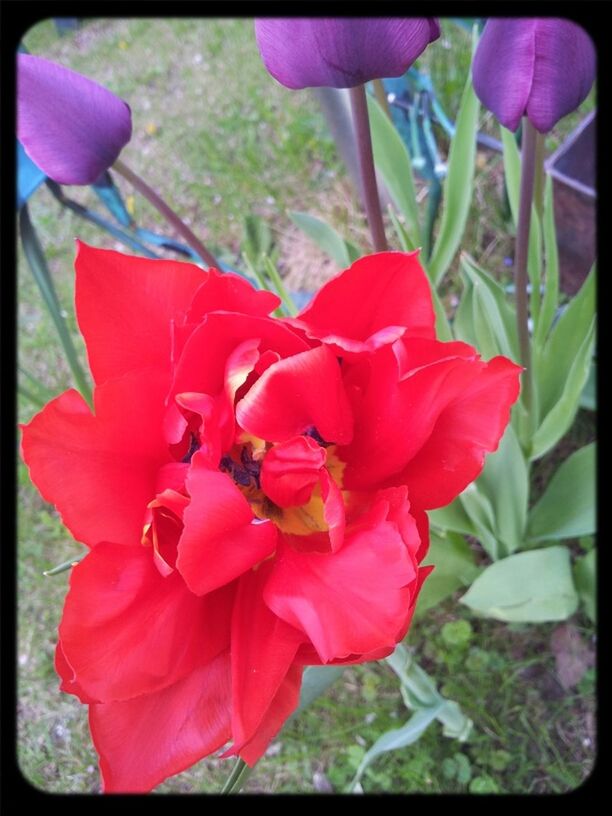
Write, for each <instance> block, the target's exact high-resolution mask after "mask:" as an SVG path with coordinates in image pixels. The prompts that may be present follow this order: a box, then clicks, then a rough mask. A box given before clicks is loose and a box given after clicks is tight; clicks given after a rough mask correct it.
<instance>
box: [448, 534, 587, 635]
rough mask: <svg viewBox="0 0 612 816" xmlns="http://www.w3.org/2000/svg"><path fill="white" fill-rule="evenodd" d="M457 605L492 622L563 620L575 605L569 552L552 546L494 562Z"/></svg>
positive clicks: (572, 611)
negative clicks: (471, 610) (494, 620)
mask: <svg viewBox="0 0 612 816" xmlns="http://www.w3.org/2000/svg"><path fill="white" fill-rule="evenodd" d="M461 602H462V603H464V604H465V605H466V606H469V607H470V609H473V610H474V611H475V612H479V613H480V614H482V615H485V616H486V617H488V618H495V619H496V620H502V621H512V622H520V623H538V622H541V621H557V620H566V618H569V616H570V615H572V614H573V613H574V612H575V611H576V607H577V605H578V597H577V595H576V590H575V589H574V583H573V580H572V571H571V565H570V554H569V550H568V549H567V547H563V546H561V545H555V546H553V547H546V548H545V549H541V550H530V551H528V552H522V553H516V554H515V555H510V556H508V558H504V559H502V560H501V561H497V562H496V563H494V564H491V565H490V566H488V567H487V568H486V569H485V570H484V571H483V572H482V573H481V574H480V575H479V576H478V578H476V580H475V581H474V583H473V584H472V586H471V587H470V588H469V590H468V591H467V592H466V594H465V595H464V596H463V597H462V598H461Z"/></svg>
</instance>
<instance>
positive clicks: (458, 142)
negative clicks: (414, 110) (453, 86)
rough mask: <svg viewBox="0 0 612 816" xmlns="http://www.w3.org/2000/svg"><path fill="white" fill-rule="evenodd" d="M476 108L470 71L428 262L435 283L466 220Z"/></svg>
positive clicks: (454, 251) (469, 199)
mask: <svg viewBox="0 0 612 816" xmlns="http://www.w3.org/2000/svg"><path fill="white" fill-rule="evenodd" d="M479 111H480V103H479V102H478V98H477V96H476V94H475V93H474V89H473V87H472V78H471V73H470V74H469V75H468V80H467V82H466V85H465V88H464V91H463V96H462V97H461V104H460V106H459V112H458V114H457V123H456V130H455V135H454V136H453V139H452V142H451V146H450V151H449V155H448V173H447V176H446V179H445V180H444V196H443V205H442V220H441V223H440V229H439V231H438V235H437V237H436V242H435V244H434V248H433V251H432V253H431V258H430V260H429V264H428V266H429V274H430V276H431V280H432V281H433V282H434V285H435V286H437V285H438V284H439V283H440V281H441V280H442V278H443V277H444V274H445V273H446V270H447V269H448V267H449V266H450V264H451V261H452V260H453V258H454V256H455V253H456V252H457V250H458V248H459V245H460V243H461V239H462V237H463V233H464V230H465V225H466V223H467V219H468V214H469V211H470V204H471V202H472V189H473V186H474V169H475V167H476V130H477V128H478V114H479Z"/></svg>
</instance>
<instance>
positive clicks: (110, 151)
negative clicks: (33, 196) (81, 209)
mask: <svg viewBox="0 0 612 816" xmlns="http://www.w3.org/2000/svg"><path fill="white" fill-rule="evenodd" d="M17 69H18V71H17V77H18V89H17V136H18V138H19V141H20V142H21V143H22V145H23V146H24V148H25V151H26V153H27V154H28V156H29V157H30V158H31V159H32V161H34V162H35V163H36V164H37V165H38V166H39V167H40V169H41V170H43V171H44V172H45V173H46V174H47V175H48V176H49V177H50V178H52V179H54V180H55V181H57V182H58V183H59V184H91V183H92V182H94V181H95V180H96V179H97V178H98V176H99V175H100V173H102V172H103V171H104V170H107V169H108V168H109V167H110V166H111V165H112V164H113V163H114V162H115V160H116V159H117V157H118V156H119V153H120V152H121V150H122V148H123V147H124V146H125V145H126V144H127V143H128V142H129V140H130V137H131V135H132V119H131V114H130V108H129V106H128V105H127V104H126V103H125V102H124V101H123V100H122V99H120V98H119V97H118V96H115V94H113V93H111V92H110V91H109V90H107V89H106V88H104V87H102V85H98V83H97V82H93V81H92V80H91V79H88V78H87V77H84V76H82V75H81V74H78V73H76V72H75V71H71V70H70V69H68V68H64V67H63V66H61V65H57V64H56V63H54V62H51V61H50V60H46V59H43V58H42V57H35V56H32V55H31V54H19V55H18V66H17Z"/></svg>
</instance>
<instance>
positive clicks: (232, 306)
mask: <svg viewBox="0 0 612 816" xmlns="http://www.w3.org/2000/svg"><path fill="white" fill-rule="evenodd" d="M280 304H281V300H280V298H279V297H278V295H275V294H274V293H273V292H268V291H266V290H265V289H255V287H254V286H253V285H252V284H251V283H249V281H248V280H246V279H245V278H243V277H241V276H240V275H234V274H233V273H232V272H220V271H219V270H218V269H213V268H211V269H209V270H208V277H207V279H206V280H205V281H204V283H202V285H201V286H200V288H199V289H198V290H197V292H196V293H195V295H194V298H193V301H192V302H191V305H190V307H189V310H188V311H187V315H186V319H187V322H194V323H199V322H200V320H202V318H203V317H205V316H206V315H207V314H208V313H209V312H216V311H220V310H221V311H224V312H240V313H241V314H248V315H256V316H258V317H265V316H266V315H269V314H270V312H273V311H274V310H275V309H276V308H278V306H280Z"/></svg>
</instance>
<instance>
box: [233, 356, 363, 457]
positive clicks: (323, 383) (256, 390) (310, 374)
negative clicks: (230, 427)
mask: <svg viewBox="0 0 612 816" xmlns="http://www.w3.org/2000/svg"><path fill="white" fill-rule="evenodd" d="M236 419H237V420H238V423H239V424H240V425H241V426H242V427H243V428H244V429H245V430H246V431H248V432H249V433H251V434H254V435H255V436H258V437H260V438H261V439H266V440H268V441H269V442H284V441H286V440H287V439H291V437H293V436H297V435H298V434H302V433H304V431H306V430H307V429H309V428H311V427H312V426H314V427H315V428H316V429H317V431H318V432H319V434H320V435H321V436H322V437H323V439H325V440H326V441H327V442H338V443H342V444H346V443H347V442H349V441H350V439H351V438H352V435H353V418H352V415H351V409H350V406H349V403H348V399H347V396H346V393H345V390H344V385H343V383H342V373H341V370H340V365H339V363H338V360H337V359H336V357H335V356H334V354H333V353H332V352H331V351H330V350H329V349H328V348H326V347H325V346H319V347H318V348H315V349H310V350H309V351H304V352H302V353H301V354H295V355H293V356H292V357H288V358H287V359H285V360H280V361H279V362H278V363H276V365H273V366H271V367H270V368H268V369H267V370H266V371H265V372H264V373H263V374H262V375H261V377H260V378H259V379H258V380H257V382H256V383H255V384H254V385H253V387H252V388H251V390H250V391H249V392H248V394H247V395H246V396H245V397H244V398H243V399H241V400H240V402H239V403H238V404H237V405H236Z"/></svg>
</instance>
